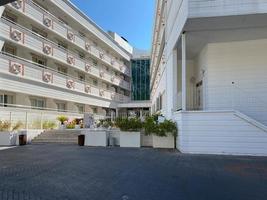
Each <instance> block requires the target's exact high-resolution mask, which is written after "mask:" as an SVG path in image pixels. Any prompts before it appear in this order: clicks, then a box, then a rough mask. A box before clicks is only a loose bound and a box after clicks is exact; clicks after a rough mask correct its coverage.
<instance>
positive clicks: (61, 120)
mask: <svg viewBox="0 0 267 200" xmlns="http://www.w3.org/2000/svg"><path fill="white" fill-rule="evenodd" d="M57 120H58V121H60V123H61V125H64V122H66V121H68V120H69V118H68V117H67V116H65V115H60V116H58V117H57Z"/></svg>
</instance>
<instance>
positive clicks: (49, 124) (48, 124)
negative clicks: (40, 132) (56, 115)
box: [43, 121, 57, 130]
mask: <svg viewBox="0 0 267 200" xmlns="http://www.w3.org/2000/svg"><path fill="white" fill-rule="evenodd" d="M56 126H57V125H56V123H55V122H54V121H44V122H43V129H45V130H49V129H54V128H56Z"/></svg>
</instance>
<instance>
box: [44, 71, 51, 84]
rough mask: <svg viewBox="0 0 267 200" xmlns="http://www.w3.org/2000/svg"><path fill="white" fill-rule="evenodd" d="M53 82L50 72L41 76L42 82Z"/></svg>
mask: <svg viewBox="0 0 267 200" xmlns="http://www.w3.org/2000/svg"><path fill="white" fill-rule="evenodd" d="M52 80H53V74H52V73H50V72H44V74H43V81H44V82H46V83H51V82H52Z"/></svg>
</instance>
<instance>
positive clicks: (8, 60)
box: [0, 52, 129, 102]
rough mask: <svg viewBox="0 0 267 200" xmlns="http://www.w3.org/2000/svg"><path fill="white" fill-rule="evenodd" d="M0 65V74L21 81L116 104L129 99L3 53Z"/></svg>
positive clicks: (0, 56)
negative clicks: (46, 85)
mask: <svg viewBox="0 0 267 200" xmlns="http://www.w3.org/2000/svg"><path fill="white" fill-rule="evenodd" d="M0 63H1V68H0V72H1V73H4V74H9V75H13V76H18V77H20V78H22V79H29V80H33V81H37V82H41V83H44V84H48V85H53V86H56V87H59V88H63V89H67V90H70V91H76V92H79V93H83V94H88V95H90V96H95V97H100V98H104V99H108V100H112V101H116V102H128V101H129V97H127V96H124V95H122V94H118V93H115V92H114V91H111V90H105V89H103V88H100V87H96V86H94V85H92V84H90V83H88V82H85V81H80V80H78V79H75V78H74V77H71V76H67V75H65V74H62V73H58V72H57V71H55V70H54V69H52V68H48V67H46V66H42V65H37V64H35V63H33V62H30V61H27V60H24V59H21V58H18V57H15V56H12V55H9V54H5V53H3V52H2V53H1V54H0Z"/></svg>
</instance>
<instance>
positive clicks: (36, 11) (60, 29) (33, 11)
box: [9, 0, 130, 76]
mask: <svg viewBox="0 0 267 200" xmlns="http://www.w3.org/2000/svg"><path fill="white" fill-rule="evenodd" d="M24 2H25V4H24V5H23V9H21V8H20V9H18V8H15V7H14V6H13V5H12V4H9V7H10V8H12V9H15V10H17V11H19V12H21V13H23V14H25V15H27V16H28V17H30V18H31V19H33V20H35V21H37V22H38V23H40V24H41V25H43V26H44V24H43V23H44V22H43V20H44V17H45V16H47V17H49V18H50V19H51V20H52V25H51V28H50V30H52V31H54V33H56V34H57V35H59V36H61V37H64V38H65V39H67V40H68V41H70V40H69V39H68V33H69V32H71V33H73V34H74V40H73V41H70V42H71V43H72V44H75V45H76V46H78V47H79V48H82V49H83V50H84V51H86V52H89V53H91V54H92V55H93V56H94V57H96V58H97V59H100V58H99V55H100V53H102V52H105V51H104V49H101V48H100V47H95V46H93V45H91V46H90V48H91V51H88V50H86V48H85V46H86V44H87V43H89V44H92V43H93V42H92V41H90V40H88V39H87V38H86V39H85V38H82V37H80V36H79V35H80V34H79V33H78V32H77V31H75V30H73V29H72V28H71V27H70V26H68V25H67V24H65V23H63V22H62V21H61V20H60V19H58V18H57V17H55V16H54V15H52V14H51V13H49V12H48V11H47V10H45V9H44V8H42V7H40V6H39V5H37V4H36V3H34V2H32V1H31V0H24ZM47 28H48V27H47ZM77 41H79V42H77ZM100 60H101V59H100ZM112 60H113V61H114V63H113V64H111V61H112ZM102 61H103V62H104V63H105V64H107V65H109V66H111V67H112V68H114V69H116V70H117V71H120V72H122V73H125V74H127V75H128V76H129V75H130V72H129V71H127V67H125V66H123V63H121V62H119V61H117V60H116V59H115V57H111V56H110V55H107V54H105V58H104V59H102ZM121 66H123V69H122V70H121V69H120V67H121Z"/></svg>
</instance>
